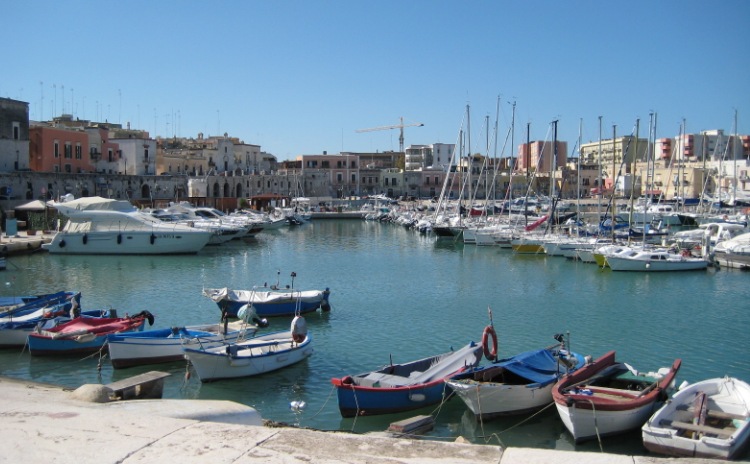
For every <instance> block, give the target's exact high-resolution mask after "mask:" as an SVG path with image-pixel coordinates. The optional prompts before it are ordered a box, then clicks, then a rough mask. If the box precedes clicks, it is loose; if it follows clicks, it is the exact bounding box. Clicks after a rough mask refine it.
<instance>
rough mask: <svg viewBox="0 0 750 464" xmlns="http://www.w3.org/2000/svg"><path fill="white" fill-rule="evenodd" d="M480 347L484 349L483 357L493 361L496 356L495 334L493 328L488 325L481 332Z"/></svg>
mask: <svg viewBox="0 0 750 464" xmlns="http://www.w3.org/2000/svg"><path fill="white" fill-rule="evenodd" d="M490 338H492V348H490V345H489V342H490ZM482 349H483V350H484V357H485V358H487V359H488V360H489V361H494V360H495V359H496V358H497V334H496V333H495V328H494V327H492V326H491V325H488V326H487V327H485V328H484V332H482Z"/></svg>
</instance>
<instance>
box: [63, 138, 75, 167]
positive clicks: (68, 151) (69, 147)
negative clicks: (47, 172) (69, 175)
mask: <svg viewBox="0 0 750 464" xmlns="http://www.w3.org/2000/svg"><path fill="white" fill-rule="evenodd" d="M63 156H64V157H65V159H71V158H73V146H72V145H70V142H65V153H64V154H63ZM68 172H69V171H68Z"/></svg>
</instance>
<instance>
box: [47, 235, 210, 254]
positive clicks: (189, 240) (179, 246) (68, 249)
mask: <svg viewBox="0 0 750 464" xmlns="http://www.w3.org/2000/svg"><path fill="white" fill-rule="evenodd" d="M210 238H211V232H208V231H205V232H202V231H199V230H197V229H196V231H195V232H191V233H185V232H182V231H180V232H169V231H164V232H162V231H158V232H151V231H133V232H129V231H125V232H117V231H112V232H109V231H106V232H95V233H88V234H84V233H68V232H58V233H57V234H55V237H54V238H53V239H52V242H50V243H49V244H48V245H45V249H46V250H47V251H49V252H50V253H52V254H68V255H172V254H195V253H198V252H199V251H200V250H201V249H203V247H204V246H206V245H207V244H208V241H209V240H210Z"/></svg>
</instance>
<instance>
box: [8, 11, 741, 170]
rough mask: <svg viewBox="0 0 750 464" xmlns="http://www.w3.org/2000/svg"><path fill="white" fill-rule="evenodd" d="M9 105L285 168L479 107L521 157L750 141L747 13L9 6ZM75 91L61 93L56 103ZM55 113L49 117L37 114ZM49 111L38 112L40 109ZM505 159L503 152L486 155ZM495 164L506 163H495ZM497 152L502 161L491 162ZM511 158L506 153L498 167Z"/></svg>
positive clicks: (440, 130)
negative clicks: (181, 140) (618, 144)
mask: <svg viewBox="0 0 750 464" xmlns="http://www.w3.org/2000/svg"><path fill="white" fill-rule="evenodd" d="M0 4H1V5H0V7H2V8H1V9H2V11H3V28H2V29H0V42H1V43H3V44H4V46H3V53H2V58H0V60H2V69H3V72H2V74H0V96H3V97H9V98H14V99H20V100H23V101H27V102H29V104H30V116H31V118H32V119H42V118H43V119H50V118H51V117H52V113H53V110H56V114H60V113H62V110H63V107H64V109H65V112H66V113H73V115H74V116H76V117H79V118H81V119H92V120H102V121H103V120H108V121H110V122H120V123H122V124H123V125H125V124H127V123H128V122H130V124H131V127H133V128H141V129H145V130H148V131H149V132H150V133H151V134H152V136H154V135H161V136H164V135H172V134H175V133H176V134H177V135H178V136H185V137H195V136H197V134H198V133H199V132H202V133H204V134H205V135H207V136H208V135H216V134H223V133H225V132H226V133H228V134H229V135H231V136H235V137H239V138H240V139H242V140H243V141H245V142H246V143H252V144H258V145H261V148H262V149H263V150H265V151H267V152H269V153H272V154H274V155H276V156H277V157H278V158H279V159H280V160H283V159H294V158H295V157H296V156H297V155H300V154H316V153H322V152H323V151H327V152H328V153H338V152H339V151H354V152H363V151H386V150H398V136H399V131H398V130H385V131H375V132H366V133H356V132H355V131H356V130H357V129H363V128H370V127H377V126H386V125H396V124H398V123H399V118H400V117H403V118H404V122H405V123H407V124H408V123H423V124H424V127H409V128H406V129H405V139H406V145H407V146H408V145H409V144H430V143H436V142H442V143H455V142H456V141H457V136H458V132H459V129H460V128H461V126H462V124H464V122H463V120H464V116H465V107H466V105H467V104H468V105H469V106H470V108H471V145H472V146H471V149H472V152H481V153H484V152H485V151H486V150H485V148H484V147H485V145H486V135H485V134H486V132H485V130H486V129H485V127H484V126H485V118H486V117H487V116H489V124H490V126H491V127H494V125H495V115H496V105H497V99H498V97H500V99H501V100H500V101H501V103H500V106H501V111H500V117H499V133H500V136H499V139H500V142H501V144H502V141H503V140H504V139H505V137H506V134H507V133H508V130H509V127H510V123H511V105H510V102H511V101H515V102H516V130H515V142H516V144H518V143H520V142H523V141H524V140H525V139H526V125H527V123H530V124H531V126H530V127H531V138H532V139H533V140H545V139H547V140H551V135H549V126H550V122H551V121H552V120H555V119H557V120H559V126H558V139H559V140H565V141H567V142H568V146H569V150H572V149H573V146H574V145H575V142H576V140H577V138H578V126H579V122H580V121H582V123H583V141H584V143H585V142H588V141H593V140H598V137H599V117H600V116H601V118H602V125H603V132H604V137H605V138H607V137H610V136H611V134H612V130H613V129H612V126H613V125H616V126H617V134H618V135H623V134H630V133H631V132H633V129H634V126H635V122H636V120H637V119H640V127H641V128H640V135H641V136H642V137H644V138H646V137H647V136H648V122H649V113H650V112H652V111H653V112H655V113H656V114H657V128H656V131H657V137H674V136H676V135H677V134H678V133H679V128H680V124H681V122H682V120H683V118H684V119H685V121H686V127H687V131H688V132H698V131H701V130H707V129H724V130H725V131H726V132H732V131H733V130H734V127H733V121H734V113H735V110H736V111H737V113H738V120H739V127H738V132H740V133H743V134H747V133H750V27H748V21H750V1H747V0H723V1H721V2H706V1H696V0H659V1H652V0H649V1H642V0H635V1H630V0H629V1H619V2H618V1H607V0H604V1H602V0H592V1H559V0H556V1H538V0H529V1H506V0H492V1H457V0H454V1H441V0H431V1H426V0H400V1H391V0H378V1H359V0H347V1H311V0H305V1H297V0H295V1H285V0H268V1H260V0H232V1H230V0H225V1H222V0H219V1H211V2H209V1H197V0H195V1H193V0H180V1H172V0H169V1H168V0H161V1H160V0H149V1H141V0H137V1H102V2H93V1H80V0H66V1H59V0H55V1H52V0H24V1H15V0H0ZM63 89H64V91H63ZM42 102H44V105H42ZM42 106H43V108H42ZM492 152H494V150H492ZM498 153H499V150H498ZM491 154H492V153H491ZM508 154H510V150H509V149H506V151H505V155H506V156H507V155H508Z"/></svg>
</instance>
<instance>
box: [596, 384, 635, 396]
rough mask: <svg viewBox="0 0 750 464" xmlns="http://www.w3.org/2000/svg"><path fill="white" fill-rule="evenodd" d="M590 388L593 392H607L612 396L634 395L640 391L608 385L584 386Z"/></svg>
mask: <svg viewBox="0 0 750 464" xmlns="http://www.w3.org/2000/svg"><path fill="white" fill-rule="evenodd" d="M585 388H588V389H589V390H591V391H592V392H594V393H609V394H611V395H612V396H622V397H631V398H633V397H636V396H638V394H639V393H640V392H639V391H635V390H625V389H623V388H610V387H599V386H596V385H592V386H588V387H585Z"/></svg>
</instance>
